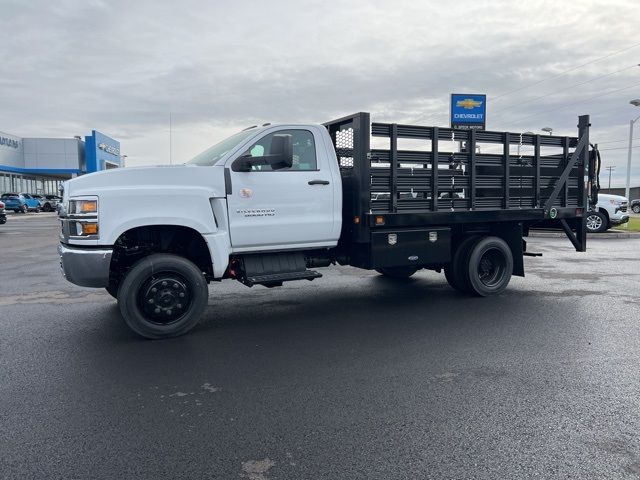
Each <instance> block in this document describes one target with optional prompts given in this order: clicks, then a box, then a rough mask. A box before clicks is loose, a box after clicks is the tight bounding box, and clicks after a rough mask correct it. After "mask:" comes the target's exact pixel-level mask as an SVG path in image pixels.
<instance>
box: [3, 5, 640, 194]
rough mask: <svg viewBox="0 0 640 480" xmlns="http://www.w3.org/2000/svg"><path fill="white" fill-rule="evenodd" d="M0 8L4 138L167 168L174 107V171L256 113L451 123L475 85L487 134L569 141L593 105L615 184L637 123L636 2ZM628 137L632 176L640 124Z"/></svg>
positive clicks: (275, 117) (639, 161)
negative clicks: (83, 146) (458, 96)
mask: <svg viewBox="0 0 640 480" xmlns="http://www.w3.org/2000/svg"><path fill="white" fill-rule="evenodd" d="M0 15H1V18H2V28H1V29H0V40H1V41H0V58H1V59H2V60H1V65H2V66H1V67H0V91H1V92H2V100H1V107H0V130H1V131H5V132H8V133H12V134H15V135H19V136H67V137H71V136H73V135H86V134H88V133H89V132H90V131H91V130H92V129H96V130H99V131H102V132H104V133H106V134H107V135H110V136H112V137H114V138H116V139H119V140H120V141H121V144H122V151H123V153H125V154H127V155H128V156H129V158H128V159H127V162H128V165H149V164H166V163H169V114H170V112H171V117H172V124H173V128H172V139H173V148H172V157H173V161H174V163H177V162H180V161H184V160H187V159H188V158H190V157H191V156H193V155H195V154H196V153H198V152H199V151H201V150H203V149H204V148H206V147H207V146H209V145H211V144H213V143H215V142H216V141H218V140H220V139H221V138H223V137H224V136H226V135H227V134H229V133H232V132H234V131H236V130H238V129H240V128H244V127H246V126H248V125H253V124H256V123H264V122H278V121H301V122H307V121H308V122H323V121H326V120H329V119H331V118H334V117H338V116H342V115H346V114H349V113H353V112H356V111H369V112H371V113H372V115H373V118H374V119H376V120H380V121H394V122H398V123H402V122H417V123H420V124H425V125H432V124H437V125H447V123H448V113H447V108H448V102H449V97H448V95H449V93H451V92H475V93H486V94H487V95H488V103H487V105H488V128H490V129H495V130H509V131H513V132H521V131H527V130H531V131H540V129H541V128H542V127H547V126H549V127H552V128H553V129H554V132H557V133H558V134H574V133H575V131H576V130H575V125H576V123H577V115H579V114H585V113H589V114H591V115H592V125H593V130H592V132H593V134H592V140H594V141H597V142H599V143H600V146H601V149H602V150H603V152H602V153H603V156H604V165H605V166H607V165H615V166H616V167H617V168H616V170H615V171H614V176H613V182H612V183H613V185H614V186H615V185H622V184H623V183H624V175H625V173H626V155H627V150H626V147H627V143H626V142H627V139H628V135H629V120H630V119H632V118H635V117H636V116H638V115H640V108H638V107H633V106H631V105H629V100H631V99H634V98H640V67H638V66H637V65H638V64H639V63H640V35H638V18H640V3H638V0H628V1H627V0H607V1H581V2H558V1H557V0H555V1H536V0H529V1H523V2H518V1H513V0H511V1H491V2H489V1H479V0H475V1H460V0H458V1H456V2H442V1H422V2H419V1H409V2H403V1H398V0H395V1H388V0H387V1H385V2H376V1H371V0H369V1H355V0H354V1H344V2H343V1H339V0H333V1H331V2H327V1H278V0H271V1H255V2H253V1H242V0H237V1H234V2H231V1H222V0H213V1H191V0H182V1H181V2H163V1H158V0H155V1H145V0H136V1H131V0H126V1H119V0H114V1H100V0H79V1H71V0H58V1H56V2H50V1H45V0H30V1H28V2H26V1H24V0H16V1H12V0H0ZM636 138H637V140H636V141H634V144H635V145H636V146H638V148H634V154H635V164H636V167H635V169H634V171H633V177H634V182H633V183H634V184H640V122H638V128H637V135H636ZM603 177H606V176H603ZM603 180H606V178H603ZM605 183H606V181H603V184H605Z"/></svg>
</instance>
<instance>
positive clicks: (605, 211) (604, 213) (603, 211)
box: [598, 208, 610, 227]
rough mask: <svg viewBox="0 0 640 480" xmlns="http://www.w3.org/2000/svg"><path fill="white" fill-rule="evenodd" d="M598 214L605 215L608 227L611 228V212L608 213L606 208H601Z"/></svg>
mask: <svg viewBox="0 0 640 480" xmlns="http://www.w3.org/2000/svg"><path fill="white" fill-rule="evenodd" d="M598 212H600V213H601V214H603V215H604V218H606V219H607V227H608V226H609V222H610V220H609V212H607V209H606V208H599V209H598Z"/></svg>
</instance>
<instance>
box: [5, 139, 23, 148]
mask: <svg viewBox="0 0 640 480" xmlns="http://www.w3.org/2000/svg"><path fill="white" fill-rule="evenodd" d="M0 145H4V146H5V147H9V148H15V149H17V148H18V147H20V142H19V141H18V140H14V139H13V138H9V137H0Z"/></svg>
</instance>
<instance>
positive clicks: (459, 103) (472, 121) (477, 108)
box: [451, 93, 487, 130]
mask: <svg viewBox="0 0 640 480" xmlns="http://www.w3.org/2000/svg"><path fill="white" fill-rule="evenodd" d="M486 114H487V96H486V95H479V94H468V93H452V94H451V128H458V129H465V130H469V129H480V130H484V129H485V127H486V124H487V119H486Z"/></svg>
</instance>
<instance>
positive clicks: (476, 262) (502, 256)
mask: <svg viewBox="0 0 640 480" xmlns="http://www.w3.org/2000/svg"><path fill="white" fill-rule="evenodd" d="M466 273H467V276H468V279H469V287H470V288H471V293H473V294H475V295H478V296H480V297H486V296H489V295H496V294H498V293H501V292H502V291H504V289H505V288H507V285H509V281H510V280H511V274H512V273H513V255H512V253H511V249H510V248H509V245H507V242H505V241H504V240H502V239H501V238H498V237H484V238H481V239H480V240H478V241H477V242H476V243H475V244H474V245H473V248H472V249H471V253H470V254H469V261H468V262H467V270H466Z"/></svg>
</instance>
